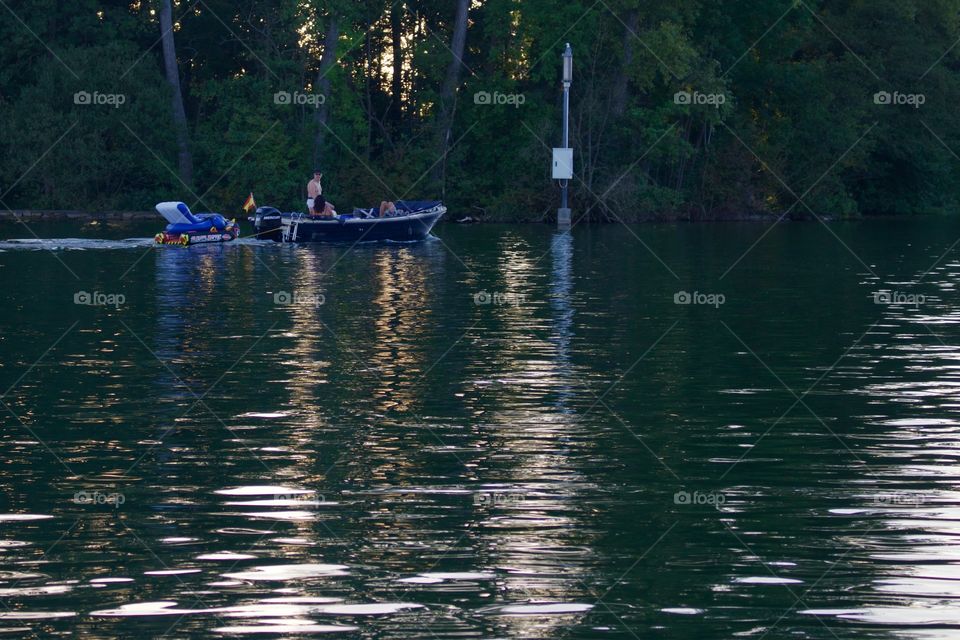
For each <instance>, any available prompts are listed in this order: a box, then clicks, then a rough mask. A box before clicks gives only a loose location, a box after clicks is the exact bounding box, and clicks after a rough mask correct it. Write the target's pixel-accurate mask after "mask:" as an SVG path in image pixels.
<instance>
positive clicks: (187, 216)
mask: <svg viewBox="0 0 960 640" xmlns="http://www.w3.org/2000/svg"><path fill="white" fill-rule="evenodd" d="M157 212H159V213H160V215H162V216H163V217H164V218H166V220H167V222H169V223H170V224H168V225H167V227H166V228H165V229H164V230H163V231H162V232H160V233H158V234H157V235H156V236H154V238H153V239H154V241H155V242H156V243H157V244H178V245H182V246H188V245H191V244H202V243H207V242H229V241H231V240H236V239H237V237H239V235H240V227H239V226H238V225H237V223H236V221H234V220H229V221H228V220H227V219H226V218H224V217H223V216H222V215H220V214H219V213H196V214H194V213H191V212H190V208H189V207H188V206H187V205H185V204H183V203H182V202H161V203H160V204H158V205H157Z"/></svg>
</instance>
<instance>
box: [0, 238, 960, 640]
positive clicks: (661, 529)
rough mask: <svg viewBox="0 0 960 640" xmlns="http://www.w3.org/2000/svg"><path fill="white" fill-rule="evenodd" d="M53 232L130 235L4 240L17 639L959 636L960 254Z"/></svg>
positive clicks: (945, 243)
mask: <svg viewBox="0 0 960 640" xmlns="http://www.w3.org/2000/svg"><path fill="white" fill-rule="evenodd" d="M33 228H34V230H35V231H36V232H37V234H38V235H40V236H42V237H66V236H73V237H76V236H80V235H85V236H88V237H93V236H99V237H108V238H113V240H112V241H105V242H95V241H90V240H86V241H84V240H76V241H69V242H58V243H53V245H52V246H55V247H60V248H58V249H56V250H54V251H50V250H43V249H37V248H36V247H35V246H34V247H31V246H30V245H29V244H23V243H2V244H0V249H2V252H0V278H2V283H3V307H2V311H0V318H2V325H0V326H2V332H0V391H3V392H4V393H3V395H2V400H3V403H4V404H3V405H0V410H2V414H0V462H2V465H3V466H2V472H0V605H2V606H0V632H7V631H9V633H11V634H12V635H13V636H14V637H17V636H21V637H54V636H55V635H61V636H63V635H72V636H74V637H83V638H128V637H138V638H148V637H149V638H154V637H164V638H202V637H224V636H228V635H244V634H248V633H249V634H254V635H255V636H264V637H299V636H301V635H303V636H308V635H311V634H321V633H324V632H330V634H331V637H359V638H507V637H509V638H564V639H574V638H657V637H663V638H731V637H752V638H765V637H766V638H785V637H797V638H833V637H838V638H924V639H932V638H954V637H956V634H957V633H960V605H958V604H957V602H958V598H960V545H958V540H960V538H958V536H960V333H958V322H960V313H958V311H957V304H958V302H960V293H958V291H957V289H956V287H955V283H956V281H957V279H958V277H960V263H958V262H957V256H956V254H955V253H951V254H949V255H947V256H946V257H945V258H944V259H942V260H939V258H940V257H941V255H943V254H944V252H946V251H947V250H948V249H949V248H950V247H951V245H952V244H953V243H954V241H955V240H956V239H957V237H960V224H956V223H950V222H945V221H937V220H926V221H913V222H910V221H883V222H872V223H859V224H836V225H832V226H831V227H830V228H829V229H828V228H826V227H824V226H822V225H820V224H817V223H810V224H785V225H782V226H779V227H776V228H774V229H773V230H772V231H770V232H769V234H768V235H766V236H765V237H763V239H762V240H760V242H759V243H758V244H757V245H756V247H755V248H754V249H753V250H752V251H750V252H749V253H748V254H747V255H746V257H744V258H743V259H742V260H740V261H739V262H738V260H739V259H740V258H741V256H742V255H743V253H744V252H745V251H746V250H747V249H748V248H749V247H750V246H751V245H752V244H753V243H754V242H755V241H757V239H758V238H760V237H761V235H762V234H764V232H765V231H766V227H762V226H758V225H753V224H729V225H698V226H642V227H631V228H630V229H626V228H625V227H620V226H610V227H604V228H591V229H580V228H577V229H575V230H574V231H573V233H572V234H571V235H559V234H556V233H555V232H554V231H553V230H552V229H550V228H548V227H544V226H477V227H457V226H445V227H442V228H441V229H439V230H438V236H439V237H440V238H441V240H433V241H430V242H426V243H423V244H420V245H414V246H401V245H394V246H367V245H365V246H360V247H356V248H354V249H352V250H347V248H345V247H323V246H313V247H290V246H279V245H275V244H271V243H267V244H262V245H261V244H255V243H254V244H251V243H249V241H248V242H247V243H246V244H245V243H239V244H233V245H226V246H211V247H194V248H190V249H180V248H161V249H154V248H152V247H151V246H149V244H148V243H146V242H136V241H134V242H123V241H119V239H121V238H124V237H126V236H133V235H136V236H142V237H147V236H149V235H152V233H153V232H154V231H155V229H154V228H153V227H149V228H143V229H134V230H130V229H118V228H109V229H89V228H87V229H84V230H78V229H76V228H74V227H73V226H71V225H67V224H58V225H48V226H40V225H33ZM0 237H7V238H28V237H31V236H30V233H29V232H27V231H26V230H25V229H23V228H22V227H16V226H12V225H10V226H6V227H0ZM845 245H846V246H845ZM654 254H655V255H654ZM655 256H656V257H655ZM661 261H662V262H661ZM735 263H736V266H735V267H734V268H733V269H732V270H729V271H728V269H729V268H730V267H731V266H732V265H734V264H735ZM931 267H932V269H931ZM928 270H929V272H928ZM724 274H726V275H724ZM680 291H687V292H690V293H693V292H695V291H696V292H698V293H699V294H701V295H700V296H699V300H700V301H704V302H706V301H707V298H705V297H704V296H705V295H707V294H721V295H722V296H723V298H722V299H721V298H710V299H709V300H710V301H712V302H714V303H716V302H719V301H721V300H722V301H723V304H721V305H709V304H692V305H682V304H675V300H674V298H675V294H677V293H678V292H680ZM878 291H888V292H891V296H893V292H897V293H896V296H899V299H901V300H907V302H903V303H894V304H889V303H887V300H886V299H880V300H879V302H880V304H878V303H877V302H878V301H877V300H875V298H874V293H875V292H878ZM80 292H87V293H89V294H91V298H93V299H99V300H112V301H113V302H115V303H116V302H121V300H120V299H119V298H104V297H103V296H123V299H122V303H121V304H119V305H114V306H92V305H83V304H75V303H74V298H75V296H76V295H77V294H79V293H80ZM484 292H485V293H486V294H489V301H490V304H478V302H485V301H486V300H487V298H485V297H484V295H483V294H484ZM94 293H97V294H98V296H93V295H92V294H94ZM287 294H289V295H287ZM478 294H479V298H478ZM907 296H917V297H915V298H907ZM919 296H922V298H921V297H919ZM285 298H290V299H292V300H293V301H294V304H282V303H283V302H284V299H285ZM277 300H279V301H280V302H281V304H278V303H277ZM914 301H915V302H917V303H918V304H912V302H914ZM321 302H322V304H321Z"/></svg>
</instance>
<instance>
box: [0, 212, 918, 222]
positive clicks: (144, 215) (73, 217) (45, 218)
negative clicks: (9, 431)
mask: <svg viewBox="0 0 960 640" xmlns="http://www.w3.org/2000/svg"><path fill="white" fill-rule="evenodd" d="M573 213H574V216H573V217H574V220H577V219H578V214H577V210H576V209H574V212H573ZM224 215H225V217H227V218H228V219H229V218H231V217H235V219H236V220H237V221H238V222H240V224H241V225H244V224H246V225H249V224H250V223H248V222H247V216H248V214H246V213H239V214H237V215H236V216H230V215H227V214H224ZM818 217H819V218H820V220H822V221H825V222H835V221H838V220H844V221H849V222H855V221H869V220H891V219H896V218H903V217H904V216H903V215H895V214H890V215H881V216H868V217H857V218H843V217H840V216H835V215H819V216H818ZM907 217H929V215H923V214H921V215H916V216H907ZM815 220H816V218H815V217H814V216H812V215H807V216H802V215H795V216H786V217H784V218H783V219H782V220H781V219H780V216H778V215H774V214H767V215H764V214H751V213H744V214H740V215H726V216H713V217H699V218H693V217H681V216H667V215H659V216H658V215H650V216H647V217H642V218H633V219H630V220H622V221H620V220H592V219H589V218H588V219H586V220H583V221H580V222H578V223H577V225H578V226H579V225H583V224H588V225H597V224H601V225H602V224H619V223H621V222H622V223H625V224H656V223H673V222H676V223H691V224H693V223H699V222H757V223H769V224H774V223H777V222H809V221H815ZM69 221H77V222H81V223H87V224H89V223H91V222H94V223H105V224H123V223H135V222H150V221H154V222H156V223H157V224H158V225H162V224H165V223H164V221H163V219H162V218H160V216H159V215H158V214H157V213H156V212H155V211H72V210H58V209H45V210H39V209H37V210H31V209H17V210H7V211H3V210H0V224H16V223H19V222H24V223H26V222H69ZM555 223H556V220H555V219H552V218H549V217H544V218H532V217H517V216H515V217H512V218H496V217H491V218H478V217H474V216H468V215H456V214H455V215H453V216H451V217H449V218H444V219H442V220H441V221H440V222H439V223H438V225H447V224H555Z"/></svg>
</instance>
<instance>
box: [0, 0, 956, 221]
mask: <svg viewBox="0 0 960 640" xmlns="http://www.w3.org/2000/svg"><path fill="white" fill-rule="evenodd" d="M3 5H4V6H3V8H0V15H3V18H2V20H0V131H2V136H0V146H2V149H0V151H2V152H0V200H2V201H3V204H4V205H5V206H8V207H12V208H55V209H88V210H93V209H138V210H142V209H147V208H149V207H150V205H152V203H153V202H155V201H157V200H159V199H169V198H182V199H184V200H185V201H187V202H190V203H192V204H193V203H197V202H198V201H199V202H200V203H201V204H198V206H199V208H201V209H208V208H209V209H215V210H221V211H224V212H226V213H231V214H234V213H237V211H238V208H239V206H240V204H241V203H242V202H243V200H244V198H245V197H246V195H247V193H248V192H250V191H253V192H254V194H255V195H256V197H257V201H258V202H259V203H261V204H263V203H266V202H270V203H274V204H276V205H278V206H281V207H283V208H291V207H298V206H301V203H302V201H303V197H304V193H303V191H304V184H305V182H306V180H307V179H308V177H309V175H310V173H311V171H312V170H313V168H314V166H318V167H320V168H322V170H323V171H324V173H325V183H326V191H327V193H328V195H329V197H330V199H331V200H332V201H334V202H335V203H337V204H338V205H339V206H340V207H341V208H346V207H349V206H352V205H361V204H364V205H366V204H368V203H376V202H379V201H380V200H382V199H397V198H402V197H406V198H424V199H426V198H441V197H442V198H444V199H445V200H446V201H447V202H448V203H449V204H450V205H451V206H452V207H454V208H455V211H457V214H458V215H464V214H470V215H474V216H480V217H483V216H486V217H488V218H491V219H541V218H545V217H549V216H551V215H552V213H553V210H554V209H555V207H556V204H557V199H558V198H557V189H556V185H555V184H554V183H552V182H551V180H550V160H549V148H550V147H553V146H559V139H560V109H561V90H560V69H561V58H560V54H561V52H562V51H563V47H564V43H565V42H570V43H571V44H572V46H573V49H574V52H575V68H576V74H575V78H574V85H573V97H572V128H571V132H572V133H571V136H572V145H573V146H574V147H575V149H576V156H575V157H576V161H575V164H576V171H577V175H578V177H577V180H575V181H574V182H573V183H572V185H571V198H572V203H573V207H574V210H575V212H577V213H578V214H583V213H585V212H588V214H589V216H590V218H591V219H595V220H604V219H612V218H621V219H642V218H675V217H679V218H694V219H696V218H708V217H709V218H714V217H724V216H739V215H757V214H759V215H768V216H780V215H784V214H785V215H789V216H807V215H810V214H812V213H817V214H830V215H837V216H855V215H870V214H886V213H925V212H939V211H951V210H953V208H954V207H955V205H956V203H957V200H958V195H960V182H958V180H957V168H958V164H960V159H958V157H957V155H956V153H955V151H957V152H960V128H958V126H957V117H956V115H955V111H956V105H958V104H960V76H958V70H960V46H958V45H957V42H958V40H960V0H829V1H827V0H767V1H764V2H757V1H756V0H669V1H667V2H662V1H657V2H653V1H651V0H566V1H565V2H553V1H548V0H472V1H471V0H298V1H289V2H286V1H279V2H278V1H266V0H233V1H227V0H178V1H175V2H172V3H171V0H135V1H134V2H130V1H129V0H100V1H94V0H72V1H71V2H69V3H61V2H56V1H54V0H6V1H5V2H4V3H3Z"/></svg>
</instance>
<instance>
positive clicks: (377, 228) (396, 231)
mask: <svg viewBox="0 0 960 640" xmlns="http://www.w3.org/2000/svg"><path fill="white" fill-rule="evenodd" d="M264 209H265V210H264V211H261V210H258V212H257V215H256V216H255V217H253V218H251V222H253V223H254V231H255V233H256V235H257V237H259V238H264V239H270V240H275V241H278V242H338V243H351V244H353V243H356V242H416V241H420V240H424V239H426V237H427V236H429V235H430V231H431V230H432V229H433V226H434V225H435V224H436V223H437V221H438V220H440V218H442V217H443V214H444V213H446V211H447V209H446V207H444V206H442V205H441V204H439V203H436V204H435V205H434V206H432V207H430V208H428V209H424V210H415V211H409V212H403V211H402V212H401V214H400V215H395V216H390V217H384V218H378V217H373V218H361V217H353V216H342V217H340V218H338V219H333V220H331V219H323V218H316V217H309V216H305V215H302V214H299V213H279V212H277V211H276V210H273V209H268V208H264Z"/></svg>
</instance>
